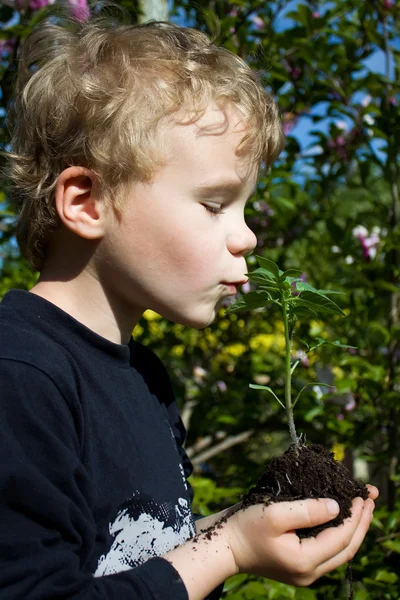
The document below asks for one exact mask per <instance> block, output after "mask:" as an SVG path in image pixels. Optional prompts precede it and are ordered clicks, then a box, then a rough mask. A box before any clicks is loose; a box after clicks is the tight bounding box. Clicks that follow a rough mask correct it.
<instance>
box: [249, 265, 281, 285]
mask: <svg viewBox="0 0 400 600" xmlns="http://www.w3.org/2000/svg"><path fill="white" fill-rule="evenodd" d="M247 276H248V278H249V279H250V281H254V283H266V284H268V285H272V286H274V285H276V284H275V277H274V276H273V275H272V273H271V272H270V271H267V270H266V269H263V268H262V267H261V268H258V269H254V271H252V272H251V273H247Z"/></svg>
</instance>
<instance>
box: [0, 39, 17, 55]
mask: <svg viewBox="0 0 400 600" xmlns="http://www.w3.org/2000/svg"><path fill="white" fill-rule="evenodd" d="M14 48H15V39H13V38H11V39H9V40H0V57H2V58H4V57H5V56H8V55H9V54H10V53H11V52H12V51H13V50H14Z"/></svg>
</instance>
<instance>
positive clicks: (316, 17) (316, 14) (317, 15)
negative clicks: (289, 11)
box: [312, 10, 321, 19]
mask: <svg viewBox="0 0 400 600" xmlns="http://www.w3.org/2000/svg"><path fill="white" fill-rule="evenodd" d="M312 16H313V18H314V19H319V18H320V16H321V15H320V14H319V12H318V11H317V10H314V12H313V14H312Z"/></svg>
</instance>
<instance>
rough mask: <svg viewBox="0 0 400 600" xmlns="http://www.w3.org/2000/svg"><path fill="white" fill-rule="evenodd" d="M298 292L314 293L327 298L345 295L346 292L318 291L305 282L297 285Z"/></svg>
mask: <svg viewBox="0 0 400 600" xmlns="http://www.w3.org/2000/svg"><path fill="white" fill-rule="evenodd" d="M296 292H313V293H314V294H320V295H321V296H327V295H328V294H341V295H345V294H344V292H336V291H334V290H317V289H315V288H314V287H313V286H312V285H310V284H309V283H306V282H305V281H300V282H299V283H297V284H296Z"/></svg>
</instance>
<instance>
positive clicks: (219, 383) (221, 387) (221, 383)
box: [215, 379, 228, 392]
mask: <svg viewBox="0 0 400 600" xmlns="http://www.w3.org/2000/svg"><path fill="white" fill-rule="evenodd" d="M215 385H216V386H217V390H219V391H220V392H226V390H227V389H228V386H227V385H226V383H225V381H222V380H221V379H220V380H219V381H217V382H216V384H215Z"/></svg>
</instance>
